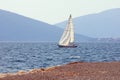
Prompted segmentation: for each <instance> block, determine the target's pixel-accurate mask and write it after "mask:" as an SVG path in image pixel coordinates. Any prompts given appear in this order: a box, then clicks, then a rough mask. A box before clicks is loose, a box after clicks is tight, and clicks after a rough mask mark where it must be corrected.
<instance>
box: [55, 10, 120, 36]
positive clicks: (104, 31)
mask: <svg viewBox="0 0 120 80" xmlns="http://www.w3.org/2000/svg"><path fill="white" fill-rule="evenodd" d="M66 23H67V21H63V22H60V23H57V24H55V25H56V26H59V27H60V28H64V26H65V25H66ZM73 24H74V26H75V32H76V33H78V34H83V35H87V36H90V37H94V38H106V37H115V38H116V37H120V8H116V9H110V10H106V11H103V12H100V13H96V14H89V15H85V16H79V17H76V18H73Z"/></svg>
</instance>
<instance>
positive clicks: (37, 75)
mask: <svg viewBox="0 0 120 80" xmlns="http://www.w3.org/2000/svg"><path fill="white" fill-rule="evenodd" d="M56 79H57V80H119V79H120V62H71V63H68V64H64V65H60V66H53V67H48V68H40V69H31V70H29V71H23V70H20V71H18V72H16V73H0V80H56Z"/></svg>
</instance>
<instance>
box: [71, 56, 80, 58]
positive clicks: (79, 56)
mask: <svg viewBox="0 0 120 80" xmlns="http://www.w3.org/2000/svg"><path fill="white" fill-rule="evenodd" d="M69 58H70V59H79V58H80V56H70V57H69Z"/></svg>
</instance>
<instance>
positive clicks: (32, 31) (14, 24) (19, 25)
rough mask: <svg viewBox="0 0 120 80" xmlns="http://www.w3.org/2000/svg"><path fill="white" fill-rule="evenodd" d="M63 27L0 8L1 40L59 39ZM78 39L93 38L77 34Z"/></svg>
mask: <svg viewBox="0 0 120 80" xmlns="http://www.w3.org/2000/svg"><path fill="white" fill-rule="evenodd" d="M62 32H63V29H61V28H58V27H56V26H53V25H50V24H47V23H45V22H41V21H37V20H33V19H31V18H27V17H24V16H21V15H18V14H15V13H12V12H8V11H4V10H0V41H48V42H49V41H58V40H59V39H60V36H61V34H62ZM75 36H76V40H77V41H87V40H91V39H92V38H89V37H86V36H83V35H77V34H76V35H75Z"/></svg>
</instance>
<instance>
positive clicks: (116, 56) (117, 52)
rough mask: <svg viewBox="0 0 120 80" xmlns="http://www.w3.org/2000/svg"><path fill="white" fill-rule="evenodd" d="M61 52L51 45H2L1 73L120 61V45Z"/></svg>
mask: <svg viewBox="0 0 120 80" xmlns="http://www.w3.org/2000/svg"><path fill="white" fill-rule="evenodd" d="M77 45H78V47H77V48H59V47H58V46H57V43H52V42H51V43H48V42H46V43H45V42H38V43H34V42H29V43H28V42H27V43H25V42H24V43H17V42H1V43H0V73H6V72H16V71H19V70H30V69H33V68H45V67H50V66H57V65H62V64H66V63H69V62H75V61H80V62H111V61H120V43H79V44H77Z"/></svg>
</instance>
